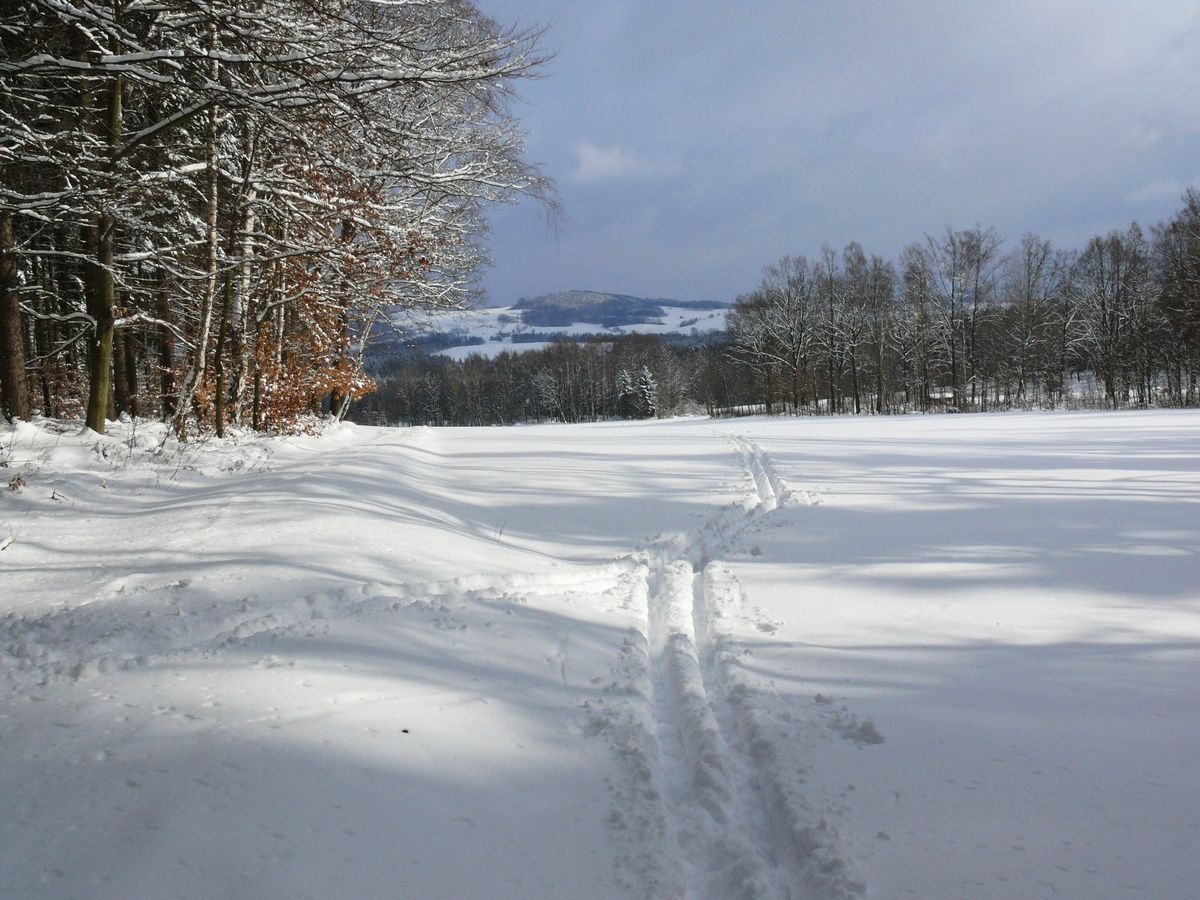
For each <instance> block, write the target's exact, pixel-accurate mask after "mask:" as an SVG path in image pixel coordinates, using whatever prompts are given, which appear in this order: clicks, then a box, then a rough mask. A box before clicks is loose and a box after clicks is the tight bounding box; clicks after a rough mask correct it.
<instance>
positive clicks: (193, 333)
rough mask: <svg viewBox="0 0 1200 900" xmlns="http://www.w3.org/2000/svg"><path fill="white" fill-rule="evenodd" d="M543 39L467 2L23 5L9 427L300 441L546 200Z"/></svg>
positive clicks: (13, 62)
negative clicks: (510, 227) (368, 351)
mask: <svg viewBox="0 0 1200 900" xmlns="http://www.w3.org/2000/svg"><path fill="white" fill-rule="evenodd" d="M538 39H539V34H538V32H536V31H530V30H526V31H522V30H515V29H506V28H502V27H500V26H499V25H497V24H496V23H495V22H493V21H491V20H490V19H488V18H487V17H486V16H484V15H482V14H481V13H480V12H479V10H478V9H476V8H475V6H474V5H473V3H471V2H469V0H406V2H404V3H378V2H370V0H305V2H295V0H155V2H154V3H145V2H141V0H71V2H69V3H64V2H59V0H20V2H15V3H8V4H5V6H4V10H3V12H0V412H2V413H3V414H4V415H5V416H8V417H13V416H15V417H19V418H28V417H29V416H30V414H31V413H32V412H34V411H37V412H40V413H42V414H44V415H51V416H77V415H81V416H83V417H84V418H85V420H86V423H87V425H88V426H89V427H90V428H92V429H94V430H95V431H98V432H99V431H103V430H104V426H105V420H106V418H109V419H111V418H115V417H116V416H118V415H121V414H129V415H142V416H160V417H163V418H164V419H169V420H171V421H173V422H174V423H175V426H176V428H177V430H178V431H179V433H180V434H185V433H186V432H187V430H188V429H189V428H195V427H197V426H199V427H201V428H204V429H214V430H216V431H217V432H218V433H221V432H222V431H223V429H224V427H225V426H226V425H227V424H229V423H239V424H245V425H250V426H253V427H259V428H265V427H276V428H278V427H285V426H286V425H287V424H288V423H289V422H291V421H294V420H295V419H296V417H297V416H298V415H300V414H302V413H304V412H307V411H309V410H311V409H313V408H315V407H316V406H318V405H319V404H321V403H324V404H325V405H326V408H330V407H332V408H333V410H334V411H335V412H339V413H340V412H344V411H345V409H346V407H347V406H348V404H349V402H350V401H351V400H352V399H353V398H354V397H358V396H361V395H362V394H363V393H365V392H367V391H369V390H371V389H372V388H373V382H372V381H371V379H370V378H368V377H367V376H366V374H365V373H364V371H363V365H362V360H363V351H364V348H365V346H366V342H367V341H368V340H369V337H370V334H371V331H372V327H373V326H374V325H375V323H376V321H377V320H378V319H379V318H380V317H381V316H382V315H384V314H385V313H386V314H387V315H389V316H395V314H396V310H404V309H430V308H458V307H461V306H462V305H464V304H465V303H466V301H467V300H468V298H469V297H470V296H471V295H472V293H473V289H474V288H473V285H474V278H475V275H476V272H477V270H478V268H479V266H480V264H481V263H482V262H483V259H484V253H483V250H482V248H481V244H480V237H481V235H482V233H483V230H484V220H483V209H484V206H485V205H486V204H488V203H490V202H493V201H506V200H511V199H513V198H514V197H515V196H518V195H533V196H536V197H538V198H541V199H543V200H546V201H547V202H552V198H551V197H550V193H549V190H550V189H549V187H548V184H547V182H546V181H545V180H544V179H543V178H542V177H541V175H540V174H539V172H538V171H537V170H536V169H535V168H533V167H531V166H529V165H527V164H526V163H525V162H524V161H523V159H522V155H521V154H522V150H523V137H522V135H521V132H520V131H519V129H518V128H517V125H516V122H515V120H514V118H513V116H512V114H511V112H510V109H509V104H508V99H509V97H510V92H511V89H512V85H513V83H514V81H515V80H516V79H519V78H522V77H525V76H528V75H530V74H532V73H534V72H536V70H537V67H538V66H539V65H540V64H541V63H542V62H543V57H542V56H541V55H540V54H539V51H538V49H537V44H538Z"/></svg>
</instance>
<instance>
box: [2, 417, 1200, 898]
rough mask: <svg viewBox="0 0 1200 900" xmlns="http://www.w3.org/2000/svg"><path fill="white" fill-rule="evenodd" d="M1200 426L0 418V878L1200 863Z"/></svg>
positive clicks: (841, 893)
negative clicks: (16, 421) (198, 436)
mask: <svg viewBox="0 0 1200 900" xmlns="http://www.w3.org/2000/svg"><path fill="white" fill-rule="evenodd" d="M1197 433H1200V414H1197V413H1194V412H1165V411H1164V412H1147V413H1074V414H1065V413H1064V414H1028V415H1014V414H1009V415H971V416H910V417H895V418H875V417H870V418H833V419H783V418H780V419H767V418H749V419H737V420H727V421H711V420H707V419H698V418H697V419H680V420H672V421H665V422H649V423H606V424H598V425H585V426H530V427H522V428H506V429H501V428H491V429H485V428H481V429H427V428H416V429H373V428H364V427H358V426H353V425H336V426H329V427H326V428H325V429H324V431H323V433H322V434H320V435H319V436H309V437H290V438H269V437H262V436H255V435H250V434H235V435H234V436H233V437H231V438H228V439H225V440H215V439H213V440H208V441H199V442H194V443H191V444H187V445H183V446H180V445H178V444H177V443H175V442H174V441H173V440H169V439H167V436H166V434H165V432H164V431H163V429H162V427H161V426H158V425H156V424H150V423H142V422H139V423H136V424H135V423H129V422H125V423H113V424H112V427H111V429H110V433H109V435H107V436H103V437H102V436H100V435H96V434H94V433H91V432H86V431H80V430H79V428H78V427H77V426H74V425H70V424H69V423H58V422H53V421H48V420H40V421H38V422H35V423H33V424H21V425H18V426H17V427H15V428H8V427H7V426H0V462H3V463H4V464H5V467H4V468H0V475H2V476H3V483H4V484H5V485H6V484H8V483H9V482H10V481H12V480H13V479H14V478H15V477H16V476H18V475H19V476H20V478H21V480H23V482H24V486H23V487H20V488H19V489H18V490H15V491H5V492H4V493H3V495H2V499H0V547H2V548H3V549H0V691H3V694H4V698H3V703H0V741H2V742H3V746H4V748H5V749H4V754H3V755H2V756H0V802H2V803H3V806H4V809H5V810H6V813H7V814H6V816H4V817H3V819H2V820H0V860H2V864H0V896H6V897H7V896H14V897H63V896H88V897H113V898H117V897H121V898H125V897H135V896H137V897H140V896H154V897H172V896H178V897H211V896H229V897H252V896H253V897H260V896H269V897H274V896H279V897H283V896H288V897H310V896H311V897H329V896H363V897H369V896H395V895H397V894H399V895H401V896H415V897H489V898H490V897H514V898H515V897H562V896H571V897H621V896H633V897H645V896H655V897H695V898H706V897H707V898H718V897H721V898H724V897H763V896H767V897H770V896H776V897H789V896H790V897H854V896H860V895H866V896H878V897H904V896H913V897H949V896H971V897H995V898H1000V897H1014V896H1020V897H1042V896H1046V897H1049V896H1069V897H1125V896H1134V897H1150V896H1153V897H1162V898H1173V897H1179V898H1185V897H1188V898H1190V897H1194V896H1197V895H1198V894H1200V867H1198V864H1197V862H1196V860H1197V859H1198V858H1200V853H1198V852H1197V851H1198V850H1200V761H1198V760H1197V758H1196V754H1195V747H1196V746H1198V745H1200V720H1198V719H1197V717H1196V715H1195V711H1196V708H1197V699H1198V695H1200V688H1198V687H1197V679H1196V673H1197V671H1198V668H1197V666H1198V664H1200V560H1198V551H1197V548H1198V547H1200V516H1198V512H1200V509H1198V506H1200V449H1198V448H1197V446H1196V440H1195V436H1196V434H1197ZM2 486H3V485H0V487H2Z"/></svg>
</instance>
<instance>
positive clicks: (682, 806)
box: [641, 435, 863, 900]
mask: <svg viewBox="0 0 1200 900" xmlns="http://www.w3.org/2000/svg"><path fill="white" fill-rule="evenodd" d="M725 437H726V438H727V439H728V440H729V441H730V443H731V444H732V446H733V448H734V449H735V450H736V451H737V452H738V454H739V456H740V458H741V463H742V467H743V469H744V470H745V473H746V475H747V477H748V479H749V481H750V482H751V483H752V485H753V490H752V493H750V494H748V495H747V498H746V502H745V504H744V507H743V515H742V516H740V517H734V518H729V517H728V516H722V515H721V514H718V515H717V516H715V517H714V518H713V519H712V520H710V521H709V522H708V523H706V525H705V526H704V527H702V528H701V529H700V530H699V531H698V532H697V533H696V535H695V536H689V537H688V538H687V539H685V540H684V541H683V542H682V545H681V543H680V542H678V541H676V542H674V543H667V544H665V545H664V546H662V547H659V548H656V547H651V548H649V549H647V550H646V551H643V553H642V554H641V558H642V561H643V565H644V573H643V574H642V577H644V579H645V584H646V604H645V611H646V632H645V633H646V643H647V645H648V647H649V654H650V665H649V670H650V671H649V675H650V690H649V693H650V697H649V702H650V705H651V706H652V709H653V717H654V729H655V737H656V739H657V746H658V760H657V766H656V769H657V775H656V780H657V782H658V784H659V790H658V791H657V793H658V794H659V795H660V796H661V797H662V800H663V805H664V812H665V817H666V820H667V822H668V826H667V830H668V832H669V833H670V835H671V837H672V838H673V840H674V842H675V844H676V845H677V847H678V852H679V854H680V863H681V865H680V867H679V869H680V871H681V872H682V873H683V885H682V888H681V891H680V893H681V895H682V896H684V897H687V898H697V900H704V898H713V900H716V898H765V897H783V898H801V897H821V898H826V897H828V898H843V897H846V898H848V897H854V896H857V895H858V894H860V893H861V892H862V890H863V887H862V885H861V884H859V883H858V882H856V881H855V880H854V879H853V878H852V876H851V873H850V872H849V870H848V867H847V866H846V864H845V863H844V862H843V861H842V860H841V859H840V857H839V856H838V855H837V852H836V851H837V847H836V836H834V835H832V834H831V832H830V831H829V830H828V829H827V827H826V826H825V825H824V824H823V823H813V822H810V821H808V818H809V817H807V816H806V815H805V810H803V809H801V808H799V806H800V804H799V803H798V802H797V798H796V792H795V791H794V790H791V786H790V785H788V784H787V782H786V773H785V772H783V771H782V770H781V767H780V766H779V765H778V759H777V754H776V753H775V752H774V750H773V748H772V746H771V743H770V740H769V739H768V737H767V736H766V734H765V733H764V723H763V721H762V715H761V713H759V712H758V711H757V710H756V707H755V705H754V703H753V702H752V699H751V694H752V692H753V687H752V686H751V685H750V684H749V683H748V681H747V679H746V678H745V677H744V676H743V674H742V671H741V667H740V664H739V659H740V657H741V656H742V654H743V651H742V649H741V648H740V647H739V646H738V645H737V643H736V640H735V639H734V638H733V636H732V635H731V633H730V631H729V630H728V619H729V617H730V615H731V614H732V613H733V611H734V609H736V608H740V605H741V601H742V596H741V586H740V583H738V581H737V579H736V577H735V576H734V575H733V574H732V573H731V572H729V571H728V570H727V569H725V568H724V567H722V566H721V565H720V564H719V563H717V562H710V560H712V559H714V558H716V557H719V556H720V555H721V554H722V553H723V552H727V551H728V549H729V548H730V546H731V545H732V544H733V542H734V540H735V539H736V538H737V536H738V535H739V534H740V533H741V532H742V531H744V530H745V529H746V528H747V527H749V526H750V525H751V524H753V523H754V522H756V521H758V520H759V519H761V518H762V517H763V516H766V515H769V514H770V513H771V512H773V511H774V510H776V509H778V508H779V507H780V506H781V505H783V504H784V503H786V502H787V499H788V496H789V490H788V488H787V486H786V484H785V483H784V482H783V480H782V479H781V478H780V477H779V476H778V474H777V473H776V471H775V468H774V465H773V463H772V461H771V459H770V457H769V456H768V455H767V454H766V453H765V452H764V451H763V449H762V448H761V447H759V446H758V445H757V444H755V443H754V442H753V441H751V440H748V439H747V438H744V437H739V436H734V435H725ZM697 567H700V568H701V571H697Z"/></svg>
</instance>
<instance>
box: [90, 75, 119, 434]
mask: <svg viewBox="0 0 1200 900" xmlns="http://www.w3.org/2000/svg"><path fill="white" fill-rule="evenodd" d="M121 90H122V79H121V77H120V76H119V75H118V76H114V77H113V78H111V79H110V80H109V85H108V91H107V95H108V96H107V107H106V110H105V113H106V115H105V126H104V130H105V137H106V139H107V143H108V148H109V152H110V154H112V155H113V156H115V155H116V152H117V150H118V145H119V144H120V141H121V128H122V124H123V118H122V109H121ZM89 99H90V98H89ZM88 243H89V244H90V245H91V246H90V249H91V251H92V252H91V261H90V263H89V266H88V268H89V272H88V292H87V304H88V315H90V316H91V317H92V319H93V321H94V323H95V324H94V326H93V327H94V329H95V331H94V333H93V335H92V340H91V341H90V342H89V344H88V405H87V427H88V428H90V429H92V431H95V432H98V433H100V434H103V433H104V428H105V421H106V417H107V413H108V401H109V393H110V392H111V390H112V355H113V311H114V308H115V307H116V303H117V287H116V282H115V281H114V279H113V271H112V266H113V257H114V256H115V250H116V245H117V223H116V222H115V221H113V219H112V217H111V216H109V215H107V214H105V213H103V212H101V213H99V214H98V215H97V216H96V219H95V221H94V223H93V224H92V225H90V226H89V227H88Z"/></svg>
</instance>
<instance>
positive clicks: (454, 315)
mask: <svg viewBox="0 0 1200 900" xmlns="http://www.w3.org/2000/svg"><path fill="white" fill-rule="evenodd" d="M728 308H729V307H728V304H725V303H713V302H710V301H703V300H701V301H696V300H668V299H665V298H648V297H633V296H630V295H628V294H609V293H604V292H602V291H559V292H558V293H554V294H542V295H541V296H539V297H522V298H521V299H520V300H518V301H517V302H516V303H514V304H513V305H512V306H493V307H487V308H484V309H477V310H471V311H463V312H449V313H440V314H437V315H435V316H433V317H432V318H431V320H430V321H429V323H428V324H427V325H426V326H425V327H424V328H423V329H421V330H420V331H418V332H416V333H414V332H412V331H411V329H410V327H408V323H407V322H406V323H405V325H406V328H405V330H406V331H408V334H409V337H408V339H407V341H406V342H405V343H406V344H408V345H410V346H411V345H416V346H418V347H421V348H423V349H424V350H425V352H432V353H445V354H447V355H450V356H455V357H459V358H461V357H463V356H467V355H469V354H471V353H481V354H483V355H485V356H495V355H496V354H497V353H502V352H504V351H519V350H529V349H534V348H536V347H542V346H545V345H546V344H547V343H549V342H552V341H563V340H567V341H571V340H575V341H578V340H588V339H595V338H601V339H603V338H604V337H608V336H612V337H615V336H618V335H622V334H656V335H661V336H662V337H663V339H664V340H667V339H671V340H693V339H701V338H700V337H698V336H702V335H711V334H713V333H715V332H719V331H722V330H724V328H725V312H726V310H727V309H728ZM389 343H390V342H389V341H387V340H386V339H385V340H382V341H380V342H379V344H378V348H379V350H381V351H385V350H386V348H387V347H388V345H389Z"/></svg>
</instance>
